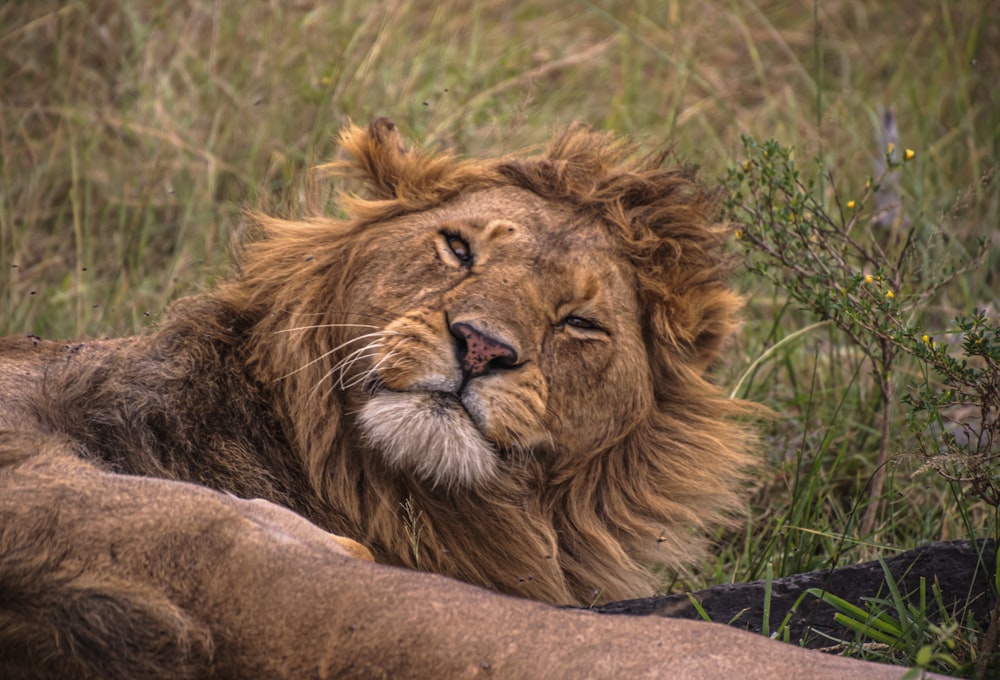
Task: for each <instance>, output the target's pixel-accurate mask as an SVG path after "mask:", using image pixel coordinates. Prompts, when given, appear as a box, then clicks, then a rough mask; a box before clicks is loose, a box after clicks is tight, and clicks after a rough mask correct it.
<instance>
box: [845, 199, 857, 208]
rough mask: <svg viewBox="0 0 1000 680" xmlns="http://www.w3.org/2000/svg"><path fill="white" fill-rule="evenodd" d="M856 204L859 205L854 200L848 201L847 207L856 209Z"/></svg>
mask: <svg viewBox="0 0 1000 680" xmlns="http://www.w3.org/2000/svg"><path fill="white" fill-rule="evenodd" d="M855 205H857V204H856V203H855V202H854V201H848V202H847V209H848V210H854V206H855Z"/></svg>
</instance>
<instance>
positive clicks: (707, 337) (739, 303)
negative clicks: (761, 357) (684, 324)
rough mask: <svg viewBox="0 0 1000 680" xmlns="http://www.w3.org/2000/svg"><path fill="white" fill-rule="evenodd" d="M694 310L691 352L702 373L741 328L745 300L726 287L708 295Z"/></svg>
mask: <svg viewBox="0 0 1000 680" xmlns="http://www.w3.org/2000/svg"><path fill="white" fill-rule="evenodd" d="M699 298H700V299H698V301H697V303H696V304H693V305H692V307H695V309H691V312H693V316H694V319H692V324H691V335H690V337H691V348H692V350H693V353H694V356H693V359H694V363H695V364H696V365H697V367H698V369H699V370H700V371H704V370H706V369H707V368H708V366H709V364H711V363H712V362H713V361H714V360H715V359H716V357H718V356H719V353H720V352H721V351H722V349H723V347H724V345H725V343H726V342H727V341H728V340H730V339H731V338H732V337H733V336H734V335H735V334H736V331H737V330H738V329H739V327H740V311H741V310H742V309H743V299H742V298H741V297H740V296H739V295H737V294H736V293H735V292H733V291H732V290H730V289H729V288H726V287H722V286H720V287H718V288H714V289H712V290H708V291H705V292H704V294H703V295H701V296H699Z"/></svg>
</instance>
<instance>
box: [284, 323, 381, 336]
mask: <svg viewBox="0 0 1000 680" xmlns="http://www.w3.org/2000/svg"><path fill="white" fill-rule="evenodd" d="M315 328H378V326H373V325H371V324H367V323H321V324H316V325H314V326H295V327H294V328H282V329H280V330H276V331H274V333H275V335H277V334H278V333H291V332H293V331H308V330H312V329H315ZM383 332H385V333H391V332H392V331H383Z"/></svg>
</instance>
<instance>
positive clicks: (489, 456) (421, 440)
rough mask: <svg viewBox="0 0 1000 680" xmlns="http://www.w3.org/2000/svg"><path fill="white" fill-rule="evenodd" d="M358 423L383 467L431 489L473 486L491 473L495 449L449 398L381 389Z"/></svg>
mask: <svg viewBox="0 0 1000 680" xmlns="http://www.w3.org/2000/svg"><path fill="white" fill-rule="evenodd" d="M358 422H359V424H360V425H361V429H362V430H363V432H364V433H365V436H366V437H367V439H368V441H369V442H370V443H371V444H372V445H373V446H374V447H375V448H376V449H378V450H379V452H381V454H382V455H383V456H384V457H385V461H386V462H387V463H388V464H389V465H391V466H393V467H396V468H399V469H403V470H408V471H410V472H413V473H414V474H416V475H417V476H418V477H420V478H421V479H423V480H425V481H427V482H428V483H430V484H431V485H432V486H437V485H444V486H447V487H451V486H475V485H477V484H482V483H484V482H486V481H488V480H489V479H490V478H492V477H493V476H494V475H495V474H496V459H497V454H496V451H495V449H494V448H493V446H492V445H491V444H490V443H489V442H488V441H486V439H484V438H483V435H482V434H481V433H480V431H479V430H478V429H477V428H476V426H475V425H474V424H473V422H472V421H471V420H470V418H469V414H468V413H467V412H466V411H465V409H464V407H463V406H462V404H461V403H460V402H459V401H458V400H457V399H455V398H454V397H452V396H450V395H446V394H443V393H439V392H392V391H389V390H382V391H379V392H377V393H376V394H375V395H373V396H372V397H371V398H370V399H369V400H368V402H367V403H366V404H365V405H364V407H363V408H362V409H361V413H360V415H359V417H358Z"/></svg>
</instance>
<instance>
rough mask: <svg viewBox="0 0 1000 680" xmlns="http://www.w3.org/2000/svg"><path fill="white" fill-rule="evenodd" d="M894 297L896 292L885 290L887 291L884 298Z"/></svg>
mask: <svg viewBox="0 0 1000 680" xmlns="http://www.w3.org/2000/svg"><path fill="white" fill-rule="evenodd" d="M894 297H896V294H895V293H893V292H892V291H891V290H887V291H885V299H886V300H891V299H893V298H894Z"/></svg>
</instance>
